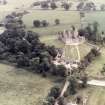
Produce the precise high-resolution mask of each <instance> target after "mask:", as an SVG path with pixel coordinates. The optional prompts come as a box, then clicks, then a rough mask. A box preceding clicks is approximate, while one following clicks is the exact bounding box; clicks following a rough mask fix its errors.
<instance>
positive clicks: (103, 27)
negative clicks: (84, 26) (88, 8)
mask: <svg viewBox="0 0 105 105" xmlns="http://www.w3.org/2000/svg"><path fill="white" fill-rule="evenodd" d="M104 20H105V12H104V11H102V12H101V11H96V12H89V13H86V16H85V18H84V21H85V22H86V23H93V22H95V21H97V22H98V23H99V31H100V32H101V31H105V22H104Z"/></svg>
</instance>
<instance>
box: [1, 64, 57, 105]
mask: <svg viewBox="0 0 105 105" xmlns="http://www.w3.org/2000/svg"><path fill="white" fill-rule="evenodd" d="M54 84H55V83H54V79H51V78H43V77H41V76H39V75H36V74H33V73H30V72H28V71H25V70H23V69H17V68H15V67H12V66H10V65H6V64H1V63H0V105H41V104H42V101H43V100H44V98H46V96H47V94H48V92H49V89H50V88H51V87H52V86H54Z"/></svg>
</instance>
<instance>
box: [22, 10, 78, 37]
mask: <svg viewBox="0 0 105 105" xmlns="http://www.w3.org/2000/svg"><path fill="white" fill-rule="evenodd" d="M55 19H60V23H61V24H60V25H58V26H55V23H54V20H55ZM33 20H46V21H48V22H49V24H50V25H49V26H48V27H44V28H43V27H41V28H33ZM23 21H24V23H25V24H26V27H27V28H28V29H30V30H32V31H35V32H38V33H39V34H41V35H54V34H57V32H59V31H63V30H64V29H70V26H71V25H75V26H76V27H77V28H79V26H80V18H79V13H78V12H74V11H60V10H31V11H30V13H29V14H27V15H25V16H24V17H23Z"/></svg>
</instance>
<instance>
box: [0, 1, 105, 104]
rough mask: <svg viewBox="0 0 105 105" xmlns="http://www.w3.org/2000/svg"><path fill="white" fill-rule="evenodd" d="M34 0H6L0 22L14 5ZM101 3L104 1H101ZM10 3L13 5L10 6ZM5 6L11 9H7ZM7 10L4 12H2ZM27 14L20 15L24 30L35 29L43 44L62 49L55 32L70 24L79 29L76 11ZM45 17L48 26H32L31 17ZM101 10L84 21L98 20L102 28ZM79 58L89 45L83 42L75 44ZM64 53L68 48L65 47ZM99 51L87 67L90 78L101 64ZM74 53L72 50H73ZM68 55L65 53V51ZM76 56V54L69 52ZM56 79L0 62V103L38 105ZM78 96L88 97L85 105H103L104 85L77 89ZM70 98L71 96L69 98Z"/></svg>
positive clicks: (104, 15) (103, 15) (103, 16)
mask: <svg viewBox="0 0 105 105" xmlns="http://www.w3.org/2000/svg"><path fill="white" fill-rule="evenodd" d="M32 1H34V0H27V1H25V0H19V1H18V2H17V1H15V0H11V1H10V5H8V6H7V8H6V9H5V10H4V9H1V8H0V10H1V11H0V13H1V16H0V21H1V20H2V18H3V17H4V16H5V15H7V14H8V13H9V12H11V11H13V7H12V6H13V5H14V7H22V5H23V4H24V3H25V4H24V5H28V4H31V3H32ZM104 2H105V1H104ZM11 4H13V5H11ZM8 8H11V10H9V11H7V10H8ZM2 10H4V11H2ZM6 11H7V12H6ZM29 12H30V13H29V14H27V15H25V16H24V17H23V21H24V23H25V24H26V27H27V29H29V30H32V31H35V32H38V33H39V34H40V40H41V41H42V42H44V43H46V44H47V45H55V46H56V47H57V48H64V44H63V43H61V42H60V41H58V40H57V32H58V31H63V30H64V29H70V26H71V25H74V26H76V27H77V28H80V17H79V13H78V12H76V11H75V12H74V11H63V10H54V11H52V10H45V11H43V10H30V11H29ZM37 19H38V20H47V21H48V22H49V24H50V25H49V27H46V28H42V27H41V28H34V27H33V20H37ZM55 19H60V22H61V24H60V25H58V26H55V24H54V20H55ZM104 19H105V12H95V13H93V12H91V13H87V14H86V17H85V19H84V20H85V21H86V22H89V23H91V22H94V21H97V22H99V24H100V25H99V27H100V31H102V30H105V24H104V22H103V21H104ZM79 48H80V55H81V59H82V58H83V57H84V56H85V55H86V54H87V53H88V52H89V51H90V49H91V48H92V47H91V46H89V45H88V44H87V43H84V44H83V45H80V46H79ZM66 50H67V51H66V52H68V50H69V49H66ZM101 52H102V54H101V56H100V57H98V58H96V59H95V60H94V61H93V62H92V64H90V65H89V67H88V68H87V74H88V76H90V77H97V76H100V71H101V69H102V67H103V64H105V48H102V50H101ZM73 54H75V52H74V53H73ZM67 55H68V54H67ZM70 56H76V55H70ZM56 79H57V78H55V79H54V77H52V78H51V77H50V78H49V77H48V78H43V77H41V76H40V75H37V74H33V73H30V72H28V71H26V70H23V69H17V68H15V67H13V66H10V65H6V64H0V105H42V101H43V100H44V98H45V97H46V96H47V94H48V92H49V89H50V88H51V87H52V86H54V85H55V84H56V83H55V82H54V81H55V80H56ZM78 95H80V96H84V97H85V96H87V95H88V96H89V97H88V101H87V105H105V101H104V100H105V88H101V87H88V88H87V89H84V90H80V91H79V93H78ZM69 100H71V97H70V98H69Z"/></svg>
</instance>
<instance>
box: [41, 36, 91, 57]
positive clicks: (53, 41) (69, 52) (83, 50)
mask: <svg viewBox="0 0 105 105" xmlns="http://www.w3.org/2000/svg"><path fill="white" fill-rule="evenodd" d="M40 40H41V41H42V42H44V43H46V44H47V45H54V46H55V47H57V48H62V49H63V48H64V47H65V45H64V44H63V43H62V42H61V41H59V40H58V39H57V35H48V36H47V35H46V36H41V37H40ZM78 48H79V51H80V57H81V59H83V57H84V56H85V55H87V53H88V52H89V51H90V50H91V48H92V46H90V45H88V44H87V42H85V43H83V44H81V45H79V46H78ZM65 51H66V53H65V54H66V56H69V57H70V58H73V59H77V58H78V57H77V51H76V50H75V49H74V46H71V47H66V48H65Z"/></svg>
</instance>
